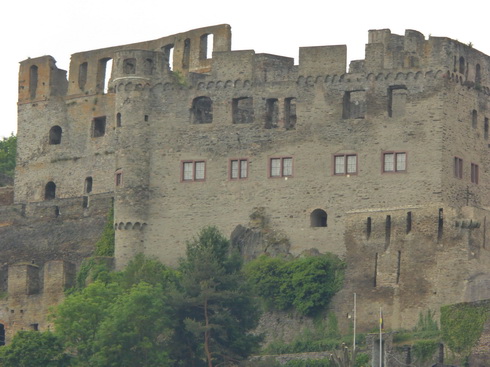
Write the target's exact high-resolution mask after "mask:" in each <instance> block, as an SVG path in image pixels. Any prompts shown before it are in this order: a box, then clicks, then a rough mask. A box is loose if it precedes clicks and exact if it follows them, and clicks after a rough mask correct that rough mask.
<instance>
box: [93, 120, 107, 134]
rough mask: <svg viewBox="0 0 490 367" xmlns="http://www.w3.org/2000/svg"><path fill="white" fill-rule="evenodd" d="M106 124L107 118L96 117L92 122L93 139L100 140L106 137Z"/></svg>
mask: <svg viewBox="0 0 490 367" xmlns="http://www.w3.org/2000/svg"><path fill="white" fill-rule="evenodd" d="M105 122H106V117H105V116H101V117H94V119H93V120H92V137H93V138H99V137H101V136H104V135H105Z"/></svg>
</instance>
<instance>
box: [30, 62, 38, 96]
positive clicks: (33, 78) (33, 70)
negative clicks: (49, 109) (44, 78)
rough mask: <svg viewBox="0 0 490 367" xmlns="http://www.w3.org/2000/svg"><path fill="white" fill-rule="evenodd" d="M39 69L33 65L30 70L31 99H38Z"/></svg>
mask: <svg viewBox="0 0 490 367" xmlns="http://www.w3.org/2000/svg"><path fill="white" fill-rule="evenodd" d="M37 71H38V68H37V66H36V65H32V66H31V68H30V69H29V93H30V97H31V99H34V98H36V92H37V79H38V72H37Z"/></svg>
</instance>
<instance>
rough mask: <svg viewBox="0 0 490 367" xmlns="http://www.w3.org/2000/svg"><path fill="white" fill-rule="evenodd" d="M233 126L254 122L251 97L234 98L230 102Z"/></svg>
mask: <svg viewBox="0 0 490 367" xmlns="http://www.w3.org/2000/svg"><path fill="white" fill-rule="evenodd" d="M232 114H233V123H234V124H247V123H251V122H253V121H254V110H253V99H252V97H241V98H234V99H233V101H232Z"/></svg>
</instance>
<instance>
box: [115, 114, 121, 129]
mask: <svg viewBox="0 0 490 367" xmlns="http://www.w3.org/2000/svg"><path fill="white" fill-rule="evenodd" d="M116 126H117V127H121V126H122V118H121V113H119V112H118V113H117V115H116Z"/></svg>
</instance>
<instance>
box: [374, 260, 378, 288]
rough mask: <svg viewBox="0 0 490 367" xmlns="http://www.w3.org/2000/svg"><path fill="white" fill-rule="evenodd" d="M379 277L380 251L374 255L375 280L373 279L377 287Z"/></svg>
mask: <svg viewBox="0 0 490 367" xmlns="http://www.w3.org/2000/svg"><path fill="white" fill-rule="evenodd" d="M377 277H378V253H377V252H376V255H374V281H373V286H374V287H376V280H377Z"/></svg>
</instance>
